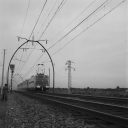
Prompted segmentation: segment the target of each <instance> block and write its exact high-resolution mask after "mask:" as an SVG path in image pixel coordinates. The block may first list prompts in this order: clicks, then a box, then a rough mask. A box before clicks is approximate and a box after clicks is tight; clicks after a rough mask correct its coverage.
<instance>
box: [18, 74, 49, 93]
mask: <svg viewBox="0 0 128 128" xmlns="http://www.w3.org/2000/svg"><path fill="white" fill-rule="evenodd" d="M49 86H50V84H49V76H48V75H45V74H44V73H37V74H36V75H35V76H31V78H30V79H28V80H25V81H23V82H22V83H20V84H19V85H18V89H19V90H36V91H46V90H48V89H49Z"/></svg>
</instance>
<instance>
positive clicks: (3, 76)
mask: <svg viewBox="0 0 128 128" xmlns="http://www.w3.org/2000/svg"><path fill="white" fill-rule="evenodd" d="M5 52H6V50H5V49H4V55H3V68H2V83H1V94H2V93H3V85H4V65H5Z"/></svg>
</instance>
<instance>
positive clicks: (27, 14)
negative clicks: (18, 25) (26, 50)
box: [21, 0, 30, 34]
mask: <svg viewBox="0 0 128 128" xmlns="http://www.w3.org/2000/svg"><path fill="white" fill-rule="evenodd" d="M27 5H28V6H27V10H26V14H25V18H24V21H23V25H22V29H21V34H22V32H23V30H24V26H25V23H26V20H27V16H28V11H29V7H30V0H28V4H27Z"/></svg>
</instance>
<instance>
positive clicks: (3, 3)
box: [0, 0, 128, 88]
mask: <svg viewBox="0 0 128 128" xmlns="http://www.w3.org/2000/svg"><path fill="white" fill-rule="evenodd" d="M61 1H62V0H48V1H47V3H46V6H45V8H44V11H43V12H42V14H41V17H40V19H39V21H38V23H37V25H36V27H35V30H34V39H35V40H38V39H42V40H44V39H47V40H48V44H45V42H42V44H43V45H44V46H45V47H46V48H47V49H48V48H49V47H50V46H52V45H53V44H54V43H56V45H55V46H54V47H52V48H51V49H49V53H50V55H51V56H52V59H53V61H54V64H55V77H56V86H57V87H67V80H68V79H67V78H68V71H67V70H65V68H66V65H65V63H66V61H67V60H71V61H73V62H74V63H72V66H73V67H75V69H76V70H75V71H73V70H72V87H87V86H89V87H95V88H115V87H116V86H120V87H128V68H127V65H128V64H127V63H128V56H127V54H128V42H127V41H128V40H127V37H128V33H127V30H128V25H127V23H128V18H127V17H128V14H127V12H128V9H127V4H128V2H127V0H126V1H125V2H124V3H122V4H120V5H119V6H118V7H117V8H116V9H114V10H112V9H113V8H115V7H116V6H117V5H118V4H119V3H120V2H122V1H123V0H108V1H107V2H106V3H105V4H104V6H102V7H101V8H99V10H97V11H96V12H95V13H94V14H93V15H91V16H90V17H88V16H89V15H90V14H91V13H92V12H93V11H95V10H96V9H97V8H98V7H99V6H101V5H102V4H103V3H104V2H105V1H106V0H91V1H90V0H86V1H85V0H65V1H64V3H63V6H62V7H61V8H60V10H59V11H58V12H57V14H56V15H55V17H54V18H53V20H52V22H51V23H50V25H49V26H48V29H47V30H46V31H45V33H44V34H43V36H42V37H41V33H42V32H43V31H44V29H45V27H46V26H47V24H48V23H49V21H50V19H51V18H52V16H53V14H54V13H55V11H56V10H57V8H58V6H59V4H60V3H61ZM29 2H30V3H29ZM28 3H29V7H28ZM44 3H45V0H30V1H29V0H11V1H10V0H0V57H1V58H0V65H2V56H3V52H2V50H3V49H6V67H5V73H6V71H7V65H8V62H9V59H10V57H11V56H12V54H13V52H14V51H15V50H16V49H17V48H18V47H19V46H20V45H21V44H22V43H23V42H24V41H25V40H20V41H19V42H18V40H17V36H21V37H25V38H29V36H30V33H31V31H32V29H33V27H34V24H35V23H36V21H37V19H38V16H39V14H40V11H41V9H42V7H43V5H44ZM27 8H28V11H27ZM51 9H52V11H51V12H50V10H51ZM83 10H84V11H83ZM111 10H112V12H110V13H109V11H111ZM107 13H108V14H107ZM106 14H107V15H106ZM104 15H105V16H104ZM102 16H104V17H103V18H102V19H101V20H99V19H100V18H101V17H102ZM25 17H26V18H25ZM87 17H88V18H87ZM85 18H87V19H86V20H85V21H84V22H82V24H81V25H79V27H77V28H76V29H74V31H72V32H71V33H70V34H69V35H66V33H68V32H70V30H71V29H72V28H74V27H75V26H76V25H78V24H79V23H80V22H81V21H82V20H83V19H85ZM97 20H99V21H98V22H96V21H97ZM95 22H96V23H95ZM94 23H95V24H94ZM92 24H94V25H92ZM91 25H92V26H91ZM84 29H85V30H84ZM82 31H84V32H83V33H81V34H80V35H79V36H78V37H77V38H74V37H76V36H77V35H78V34H79V33H80V32H82ZM64 35H66V36H65V37H64V38H63V39H62V40H59V39H61V37H63V36H64ZM40 37H41V38H40ZM73 38H74V39H73ZM58 40H59V41H58ZM66 43H68V45H66ZM26 47H27V48H34V47H35V48H36V50H35V51H32V50H31V49H30V50H27V51H26V52H23V50H21V49H20V50H19V51H18V52H17V54H16V56H15V59H17V60H18V59H19V60H20V59H21V60H22V61H23V62H21V61H20V62H19V61H16V60H15V61H14V60H13V63H15V65H16V69H15V74H17V73H19V74H22V76H23V78H24V79H27V78H29V77H30V76H31V75H33V74H34V73H35V72H36V69H37V66H36V65H37V64H38V63H42V62H45V63H44V65H45V67H46V73H48V68H49V67H50V68H51V64H50V63H49V62H48V61H46V60H47V59H48V57H47V55H46V54H44V55H43V56H42V58H41V59H40V60H39V61H37V58H38V57H39V56H40V55H42V54H43V53H42V51H40V50H39V49H41V47H40V46H38V45H35V46H33V45H32V44H31V43H29V45H27V46H26ZM22 48H23V47H22ZM59 50H60V51H59ZM30 53H31V56H30V57H29V59H27V56H29V54H30ZM55 53H56V54H55ZM26 60H28V61H27V62H26V63H25V65H24V61H26ZM34 64H35V66H33V65H34ZM32 66H33V68H31V67H32ZM1 71H2V68H0V72H1ZM51 74H52V68H51ZM5 75H6V74H5ZM51 77H52V75H51ZM15 80H16V81H17V82H19V78H17V77H15ZM51 80H52V78H51Z"/></svg>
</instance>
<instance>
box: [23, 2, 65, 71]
mask: <svg viewBox="0 0 128 128" xmlns="http://www.w3.org/2000/svg"><path fill="white" fill-rule="evenodd" d="M64 1H65V0H62V1H61V3H60V5H59V6H58V8H57V10H56V11H55V13H54V15H53V17H52V18H51V20H50V22H49V23H48V26H49V25H50V23H51V22H52V20H53V19H54V17H55V15H56V14H57V13H58V11H59V10H60V8H61V6H63V5H64ZM48 26H47V28H48ZM30 37H31V35H30ZM32 52H33V51H32ZM32 52H31V53H32ZM31 53H30V54H29V55H28V57H27V60H28V59H29V57H30V55H31ZM27 60H26V63H27ZM26 63H24V65H25V64H26ZM24 65H23V67H24ZM23 67H22V69H23Z"/></svg>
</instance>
